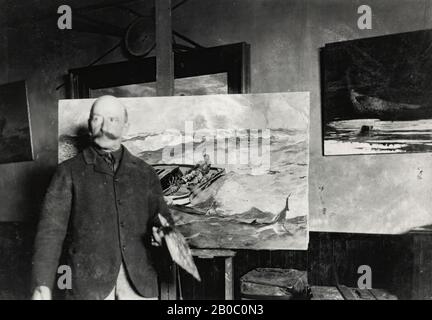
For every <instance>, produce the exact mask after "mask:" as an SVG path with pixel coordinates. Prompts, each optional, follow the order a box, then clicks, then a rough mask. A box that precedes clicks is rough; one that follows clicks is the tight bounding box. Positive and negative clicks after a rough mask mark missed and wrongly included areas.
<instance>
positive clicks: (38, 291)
mask: <svg viewBox="0 0 432 320" xmlns="http://www.w3.org/2000/svg"><path fill="white" fill-rule="evenodd" d="M31 299H32V300H51V299H52V296H51V289H50V288H48V287H46V286H39V287H36V288H35V289H34V291H33V296H32V298H31Z"/></svg>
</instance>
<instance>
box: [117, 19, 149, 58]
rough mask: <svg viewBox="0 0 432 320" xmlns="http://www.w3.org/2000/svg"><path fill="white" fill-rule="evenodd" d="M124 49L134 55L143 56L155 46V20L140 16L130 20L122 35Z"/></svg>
mask: <svg viewBox="0 0 432 320" xmlns="http://www.w3.org/2000/svg"><path fill="white" fill-rule="evenodd" d="M124 46H125V49H126V51H127V52H128V53H129V54H130V55H132V56H134V57H145V56H146V55H148V54H149V53H150V52H151V51H152V50H153V49H154V48H155V46H156V29H155V21H154V19H152V18H147V17H141V18H138V19H136V20H135V21H134V22H132V23H131V24H130V25H129V27H128V28H127V29H126V33H125V36H124Z"/></svg>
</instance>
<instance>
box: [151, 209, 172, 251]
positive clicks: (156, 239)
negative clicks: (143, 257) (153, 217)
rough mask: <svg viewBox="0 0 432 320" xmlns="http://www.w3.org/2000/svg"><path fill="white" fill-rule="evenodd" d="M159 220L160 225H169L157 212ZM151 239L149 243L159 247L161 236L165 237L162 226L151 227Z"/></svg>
mask: <svg viewBox="0 0 432 320" xmlns="http://www.w3.org/2000/svg"><path fill="white" fill-rule="evenodd" d="M158 216H159V221H160V223H161V225H162V227H169V226H170V225H169V223H168V221H167V220H166V219H165V218H164V217H163V216H162V215H161V214H159V215H158ZM152 232H153V234H152V240H151V244H152V246H155V247H160V246H161V245H162V239H163V237H165V234H164V233H163V231H162V228H157V227H153V228H152Z"/></svg>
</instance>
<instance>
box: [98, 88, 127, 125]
mask: <svg viewBox="0 0 432 320" xmlns="http://www.w3.org/2000/svg"><path fill="white" fill-rule="evenodd" d="M97 106H101V107H102V108H105V107H111V108H119V109H121V110H123V113H124V122H126V123H127V122H128V112H127V110H126V108H125V106H124V105H123V104H122V103H121V102H120V100H119V99H118V98H116V97H114V96H108V95H106V96H101V97H99V98H97V99H96V100H95V101H94V102H93V104H92V107H91V109H90V118H91V117H92V115H93V113H94V110H95V108H96V107H97Z"/></svg>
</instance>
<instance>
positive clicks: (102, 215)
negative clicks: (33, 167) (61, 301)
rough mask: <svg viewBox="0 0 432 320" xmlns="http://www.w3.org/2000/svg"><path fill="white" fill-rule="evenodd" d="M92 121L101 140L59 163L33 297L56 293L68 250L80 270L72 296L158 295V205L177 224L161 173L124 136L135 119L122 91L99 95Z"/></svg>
mask: <svg viewBox="0 0 432 320" xmlns="http://www.w3.org/2000/svg"><path fill="white" fill-rule="evenodd" d="M88 126H89V130H90V135H91V137H92V142H93V144H92V145H91V146H90V147H88V148H86V149H84V150H83V152H81V153H79V154H78V155H77V156H75V157H73V158H72V159H69V160H67V161H65V162H63V163H61V164H60V165H59V167H58V169H57V171H56V173H55V175H54V177H53V179H52V181H51V184H50V186H49V188H48V191H47V194H46V196H45V200H44V204H43V208H42V213H41V220H40V223H39V226H38V231H37V235H36V240H35V252H34V256H33V286H34V288H35V289H34V291H33V299H35V300H37V299H51V292H52V289H53V285H54V282H55V277H56V274H57V267H58V265H59V261H60V258H62V260H64V261H65V263H64V264H65V265H66V266H69V267H70V270H71V272H72V277H71V279H72V282H71V285H72V288H71V289H69V290H66V292H65V293H66V298H67V299H115V298H116V299H157V297H158V293H159V292H158V288H159V286H158V277H157V273H156V268H155V265H154V262H155V260H156V259H157V258H155V257H154V254H155V250H154V248H153V247H152V245H153V246H159V245H160V243H161V238H162V237H163V232H162V231H161V229H160V227H161V222H160V221H159V219H158V218H157V217H158V213H160V214H161V215H162V216H163V217H165V218H166V219H167V220H168V222H169V223H170V224H173V221H172V217H171V216H170V213H169V211H168V208H167V205H166V203H165V201H164V198H163V194H162V189H161V186H160V181H159V178H158V176H157V174H156V173H155V171H154V170H153V168H152V167H151V166H150V165H148V164H147V163H145V162H144V161H143V160H141V159H139V158H137V157H134V156H133V155H132V154H130V152H129V151H128V150H127V149H126V148H125V147H124V146H123V145H122V144H121V141H122V136H123V135H124V134H125V132H126V130H127V128H128V119H127V111H126V109H125V108H124V106H123V105H122V104H121V103H120V101H119V100H118V99H116V98H115V97H112V96H103V97H100V98H98V99H97V100H96V101H95V102H94V104H93V106H92V108H91V112H90V117H89V121H88ZM156 250H157V249H156Z"/></svg>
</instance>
